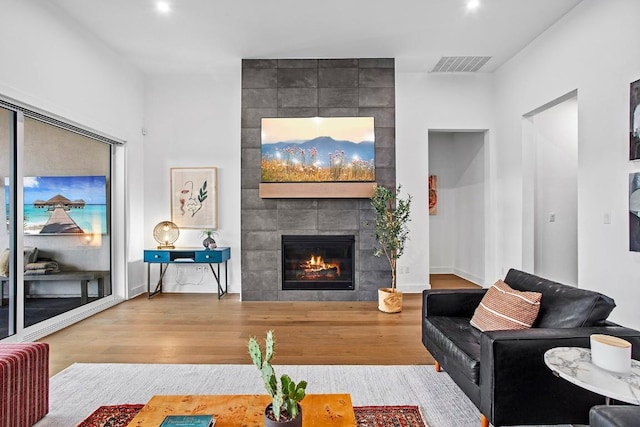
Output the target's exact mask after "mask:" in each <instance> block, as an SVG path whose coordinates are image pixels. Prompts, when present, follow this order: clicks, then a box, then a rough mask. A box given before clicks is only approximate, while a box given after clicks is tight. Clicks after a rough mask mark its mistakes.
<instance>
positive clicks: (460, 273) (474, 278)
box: [453, 268, 484, 287]
mask: <svg viewBox="0 0 640 427" xmlns="http://www.w3.org/2000/svg"><path fill="white" fill-rule="evenodd" d="M453 274H455V275H456V276H460V277H462V278H463V279H465V280H468V281H470V282H472V283H475V284H476V285H478V286H482V287H484V278H482V277H480V276H476V275H475V274H471V273H469V272H467V271H464V270H461V269H459V268H454V269H453Z"/></svg>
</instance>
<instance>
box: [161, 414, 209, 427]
mask: <svg viewBox="0 0 640 427" xmlns="http://www.w3.org/2000/svg"><path fill="white" fill-rule="evenodd" d="M215 423H216V419H215V418H214V417H213V415H167V416H166V417H164V421H162V424H160V427H212V426H213V425H215Z"/></svg>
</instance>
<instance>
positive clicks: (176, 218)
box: [171, 167, 218, 230]
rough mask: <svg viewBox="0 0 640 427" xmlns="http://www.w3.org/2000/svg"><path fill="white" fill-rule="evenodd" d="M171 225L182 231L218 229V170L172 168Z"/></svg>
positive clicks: (209, 168)
mask: <svg viewBox="0 0 640 427" xmlns="http://www.w3.org/2000/svg"><path fill="white" fill-rule="evenodd" d="M171 222H173V223H175V224H176V225H177V226H178V227H180V228H186V229H199V230H208V229H212V230H216V229H217V228H218V169H217V168H215V167H193V168H171Z"/></svg>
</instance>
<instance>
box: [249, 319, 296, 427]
mask: <svg viewBox="0 0 640 427" xmlns="http://www.w3.org/2000/svg"><path fill="white" fill-rule="evenodd" d="M275 346H276V341H275V338H274V336H273V331H268V332H267V337H266V339H265V348H264V354H263V353H262V349H261V348H260V344H258V341H257V340H256V339H255V337H251V338H249V343H248V347H249V355H250V356H251V360H252V361H253V364H254V365H255V366H256V367H257V368H258V370H259V371H260V375H261V376H262V381H263V382H264V387H265V388H266V389H267V392H268V393H269V396H271V403H270V404H269V405H267V407H266V408H265V411H264V425H265V427H301V426H302V407H301V406H300V403H299V402H300V401H301V400H302V399H304V396H305V389H306V388H307V382H306V381H300V382H299V383H298V384H296V383H295V382H293V381H291V378H289V376H288V375H286V374H285V375H282V376H281V377H280V382H279V383H278V378H277V377H276V373H275V372H274V370H273V366H271V359H272V358H273V355H274V353H275Z"/></svg>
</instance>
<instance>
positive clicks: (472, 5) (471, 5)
mask: <svg viewBox="0 0 640 427" xmlns="http://www.w3.org/2000/svg"><path fill="white" fill-rule="evenodd" d="M479 7H480V0H469V1H467V10H468V11H469V12H475V11H476V10H478V8H479Z"/></svg>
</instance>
